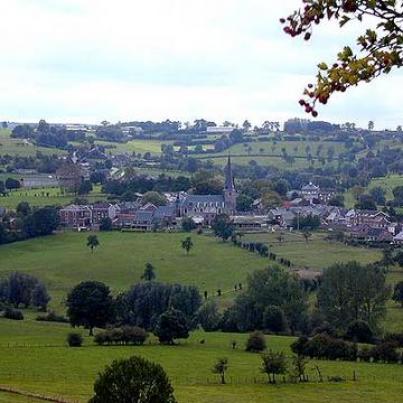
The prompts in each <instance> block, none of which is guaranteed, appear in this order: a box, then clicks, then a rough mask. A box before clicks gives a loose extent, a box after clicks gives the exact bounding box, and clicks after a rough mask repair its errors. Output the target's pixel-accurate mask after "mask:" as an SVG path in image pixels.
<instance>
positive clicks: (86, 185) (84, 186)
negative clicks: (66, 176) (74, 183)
mask: <svg viewBox="0 0 403 403" xmlns="http://www.w3.org/2000/svg"><path fill="white" fill-rule="evenodd" d="M90 192H92V183H91V181H83V182H81V184H80V186H79V187H78V194H79V195H86V194H88V193H90Z"/></svg>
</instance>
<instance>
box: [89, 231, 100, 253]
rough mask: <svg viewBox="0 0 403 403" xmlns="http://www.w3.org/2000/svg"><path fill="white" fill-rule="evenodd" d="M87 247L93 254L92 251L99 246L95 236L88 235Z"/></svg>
mask: <svg viewBox="0 0 403 403" xmlns="http://www.w3.org/2000/svg"><path fill="white" fill-rule="evenodd" d="M87 246H88V247H89V248H90V249H91V252H92V253H94V249H95V248H96V247H97V246H99V240H98V237H97V236H96V235H89V236H88V238H87Z"/></svg>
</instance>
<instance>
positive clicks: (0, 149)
mask: <svg viewBox="0 0 403 403" xmlns="http://www.w3.org/2000/svg"><path fill="white" fill-rule="evenodd" d="M37 151H40V152H41V153H43V154H48V155H52V154H57V155H61V154H64V152H63V151H62V150H58V149H56V148H47V147H38V146H36V145H34V144H32V143H30V142H29V141H27V140H22V139H12V138H11V137H10V130H8V129H0V155H6V154H8V155H11V156H16V155H18V156H21V157H28V156H32V155H35V154H36V152H37Z"/></svg>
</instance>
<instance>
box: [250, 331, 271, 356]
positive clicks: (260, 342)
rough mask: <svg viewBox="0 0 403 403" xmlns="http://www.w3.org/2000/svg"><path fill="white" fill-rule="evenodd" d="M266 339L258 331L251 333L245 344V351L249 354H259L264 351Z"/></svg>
mask: <svg viewBox="0 0 403 403" xmlns="http://www.w3.org/2000/svg"><path fill="white" fill-rule="evenodd" d="M266 348H267V346H266V339H265V337H264V334H263V333H262V332H259V331H255V332H253V333H251V334H250V335H249V337H248V340H247V342H246V347H245V350H246V351H249V352H251V353H260V352H262V351H264V350H266Z"/></svg>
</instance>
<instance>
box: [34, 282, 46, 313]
mask: <svg viewBox="0 0 403 403" xmlns="http://www.w3.org/2000/svg"><path fill="white" fill-rule="evenodd" d="M50 299H51V298H50V295H49V294H48V290H47V289H46V287H45V285H44V284H42V283H40V282H38V283H37V284H36V285H35V288H34V289H33V290H32V295H31V303H32V305H34V306H37V307H38V308H39V309H40V310H42V311H46V308H47V306H48V303H49V301H50Z"/></svg>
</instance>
